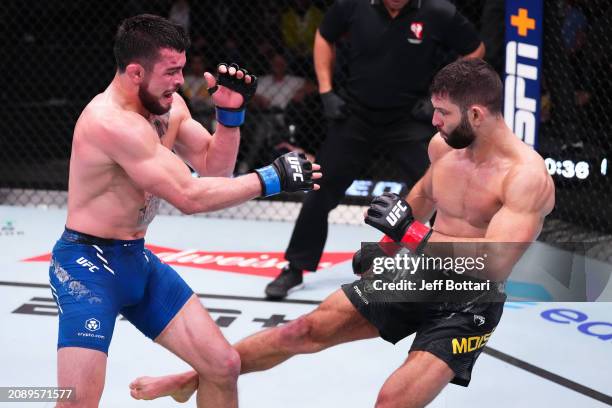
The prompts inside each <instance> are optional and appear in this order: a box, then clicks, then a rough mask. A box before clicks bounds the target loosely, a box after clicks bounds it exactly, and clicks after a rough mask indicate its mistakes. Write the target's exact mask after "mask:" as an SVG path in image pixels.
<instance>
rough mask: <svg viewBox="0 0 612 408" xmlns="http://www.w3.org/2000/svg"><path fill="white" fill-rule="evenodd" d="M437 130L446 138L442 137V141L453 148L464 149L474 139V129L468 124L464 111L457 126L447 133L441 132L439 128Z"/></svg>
mask: <svg viewBox="0 0 612 408" xmlns="http://www.w3.org/2000/svg"><path fill="white" fill-rule="evenodd" d="M438 131H440V133H442V134H443V135H445V136H446V138H444V141H445V142H446V144H447V145H449V146H450V147H452V148H453V149H465V148H466V147H468V146H469V145H471V144H472V142H473V141H474V139H475V138H476V134H475V133H474V129H472V126H471V125H470V122H469V121H468V118H467V115H466V114H465V113H462V114H461V122H459V124H458V125H457V127H456V128H455V129H453V130H452V131H451V132H450V133H449V134H445V133H443V132H442V131H441V130H440V129H438Z"/></svg>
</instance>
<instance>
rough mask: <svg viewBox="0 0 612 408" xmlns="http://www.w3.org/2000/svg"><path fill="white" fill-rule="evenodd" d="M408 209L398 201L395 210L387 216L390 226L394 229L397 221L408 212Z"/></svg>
mask: <svg viewBox="0 0 612 408" xmlns="http://www.w3.org/2000/svg"><path fill="white" fill-rule="evenodd" d="M407 209H408V207H406V206H405V205H403V204H402V202H401V201H398V202H397V203H396V204H395V206H394V207H393V209H392V210H391V212H390V213H389V215H387V217H386V220H387V222H388V223H389V225H391V226H392V227H394V226H395V224H397V221H398V220H399V219H400V216H401V215H402V213H404V212H406V210H407Z"/></svg>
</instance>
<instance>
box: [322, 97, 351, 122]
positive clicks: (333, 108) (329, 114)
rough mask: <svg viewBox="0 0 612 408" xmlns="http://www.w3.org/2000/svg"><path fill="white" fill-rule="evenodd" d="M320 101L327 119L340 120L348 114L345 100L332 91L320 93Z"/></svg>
mask: <svg viewBox="0 0 612 408" xmlns="http://www.w3.org/2000/svg"><path fill="white" fill-rule="evenodd" d="M321 102H323V114H324V115H325V117H326V118H327V119H330V120H340V119H346V117H347V116H348V113H349V111H348V106H346V102H345V101H344V99H342V98H341V97H339V96H338V95H337V94H336V93H335V92H334V91H329V92H325V93H322V94H321Z"/></svg>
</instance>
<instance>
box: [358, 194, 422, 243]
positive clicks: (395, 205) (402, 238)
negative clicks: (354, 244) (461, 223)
mask: <svg viewBox="0 0 612 408" xmlns="http://www.w3.org/2000/svg"><path fill="white" fill-rule="evenodd" d="M365 223H366V224H368V225H371V226H372V227H374V228H376V229H377V230H379V231H381V232H383V233H384V234H385V237H383V239H382V240H381V242H402V243H403V244H405V246H406V247H407V248H408V249H410V251H411V252H412V253H420V252H422V250H423V248H424V247H425V245H426V244H427V240H428V239H429V237H430V236H431V234H432V232H433V230H432V229H431V228H427V227H426V226H425V225H423V224H421V223H420V222H418V221H416V220H415V219H414V217H413V215H412V208H410V205H408V203H407V202H406V201H405V200H404V199H402V198H401V197H400V196H399V195H397V194H394V193H383V194H382V195H380V196H378V197H376V198H374V200H372V202H371V203H370V208H368V212H367V215H366V217H365Z"/></svg>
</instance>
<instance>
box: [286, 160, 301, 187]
mask: <svg viewBox="0 0 612 408" xmlns="http://www.w3.org/2000/svg"><path fill="white" fill-rule="evenodd" d="M287 161H288V162H289V164H290V165H291V170H293V181H298V180H299V181H304V175H303V174H302V166H300V159H299V158H298V157H288V158H287Z"/></svg>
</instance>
